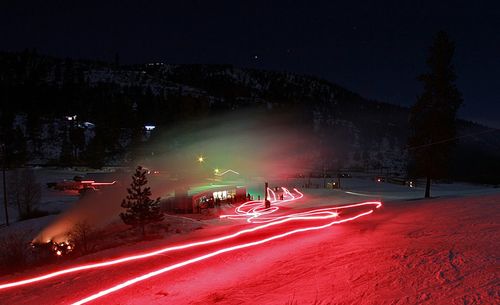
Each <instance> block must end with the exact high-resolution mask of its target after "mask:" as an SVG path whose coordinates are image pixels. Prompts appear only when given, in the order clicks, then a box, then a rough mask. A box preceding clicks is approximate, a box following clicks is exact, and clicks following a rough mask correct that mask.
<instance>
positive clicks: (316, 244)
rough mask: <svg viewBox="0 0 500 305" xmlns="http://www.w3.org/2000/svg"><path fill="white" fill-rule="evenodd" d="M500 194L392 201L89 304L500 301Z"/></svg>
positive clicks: (75, 288)
mask: <svg viewBox="0 0 500 305" xmlns="http://www.w3.org/2000/svg"><path fill="white" fill-rule="evenodd" d="M499 202H500V195H484V196H475V197H467V198H441V199H434V200H430V201H423V200H421V201H406V202H391V203H388V204H386V206H385V207H384V208H383V210H382V211H380V213H375V214H373V215H370V217H367V218H363V219H359V220H357V221H356V222H350V223H345V224H342V225H338V226H335V227H333V228H328V229H325V230H319V231H315V232H314V233H311V232H307V233H302V234H298V235H294V236H288V237H286V238H284V239H281V240H275V241H271V242H269V243H268V244H265V245H258V246H256V247H252V248H247V249H242V250H238V251H234V252H229V253H223V254H221V255H219V256H216V257H212V258H210V259H208V260H206V261H203V262H198V263H196V264H193V265H189V266H185V267H183V268H182V269H178V270H173V271H171V272H168V273H166V274H163V275H161V276H158V277H156V278H152V279H149V280H147V281H144V282H141V283H138V284H135V285H133V286H130V287H127V288H125V289H123V290H121V291H119V292H116V293H113V294H111V295H109V296H106V297H104V298H102V299H99V300H96V301H93V302H92V303H91V304H215V303H216V304H286V303H287V302H289V303H293V302H296V304H310V303H313V302H314V301H315V300H318V301H321V302H323V304H328V303H331V304H417V303H419V304H494V303H495V302H498V298H499V293H498V284H499V283H498V280H497V279H498V278H499V277H498V271H497V268H496V266H498V246H497V245H498V237H499V233H498V232H499V230H498V229H499V226H498V220H497V219H499V217H498V216H500V215H499ZM289 225H290V224H289V223H288V224H287V229H291V228H293V226H292V227H290V226H289ZM296 225H300V223H299V222H297V223H296ZM243 227H244V226H243V225H232V226H229V227H228V230H229V229H230V230H231V231H233V230H236V229H238V228H243ZM274 229H275V230H269V231H267V233H266V234H269V235H266V234H263V235H262V234H248V235H247V236H245V239H244V240H238V242H242V241H245V242H247V241H251V240H255V239H256V238H265V237H266V236H270V235H272V234H274V233H276V232H278V231H279V229H280V228H279V227H278V226H276V228H274ZM220 233H221V232H218V233H217V234H220ZM213 234H215V233H213ZM205 237H208V236H205ZM234 242H235V241H227V242H226V243H224V244H223V245H222V246H230V245H234ZM218 246H221V244H218V245H217V246H215V245H209V246H206V247H203V248H197V249H191V250H189V251H183V252H182V254H178V253H168V254H164V255H161V256H159V257H155V258H154V259H148V260H147V261H142V262H134V263H133V265H124V266H115V267H112V268H109V269H101V270H93V271H88V272H85V273H81V274H76V276H75V275H72V276H67V277H62V278H58V279H57V280H51V281H48V282H46V283H44V284H43V285H37V286H29V287H19V288H16V289H9V290H4V291H1V292H0V303H1V304H71V303H72V302H74V301H76V300H79V299H81V298H84V297H86V296H88V295H89V293H91V292H97V291H100V290H102V289H105V288H107V287H109V286H111V285H113V284H117V283H120V282H123V280H124V279H127V278H130V277H133V276H136V275H137V274H142V273H144V272H149V271H151V270H156V269H157V268H158V267H161V266H165V264H171V263H175V262H178V261H180V260H183V259H185V258H189V257H193V256H196V255H200V254H203V253H207V252H208V251H212V250H214V249H215V248H216V247H218ZM2 282H3V281H2Z"/></svg>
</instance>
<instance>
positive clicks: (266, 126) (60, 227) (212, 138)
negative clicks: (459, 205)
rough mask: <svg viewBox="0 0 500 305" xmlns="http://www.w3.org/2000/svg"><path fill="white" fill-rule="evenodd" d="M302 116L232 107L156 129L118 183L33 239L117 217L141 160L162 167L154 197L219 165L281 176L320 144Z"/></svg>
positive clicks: (306, 164) (200, 180)
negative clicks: (209, 116)
mask: <svg viewBox="0 0 500 305" xmlns="http://www.w3.org/2000/svg"><path fill="white" fill-rule="evenodd" d="M299 118H300V116H297V115H294V114H286V115H285V114H280V113H274V112H269V111H259V110H246V111H233V112H231V113H229V114H225V115H218V116H215V117H211V118H207V119H203V120H197V121H191V122H187V123H184V124H181V125H178V126H175V127H173V128H170V129H168V130H164V131H161V130H158V131H156V130H155V134H153V135H152V138H151V141H148V143H147V144H145V145H143V146H142V147H141V148H140V151H141V154H142V155H145V156H146V157H144V158H141V159H136V161H134V162H132V163H133V164H131V165H130V170H129V171H124V172H122V173H120V174H118V176H117V180H118V183H117V185H115V186H113V187H107V188H102V189H101V190H99V191H97V192H95V193H90V194H86V195H85V196H84V197H82V198H81V199H80V200H79V201H78V202H77V203H76V204H75V205H74V207H72V208H71V209H69V210H68V211H66V212H64V213H63V214H61V215H60V216H59V217H58V218H57V219H56V220H55V221H54V222H53V223H51V224H50V225H48V226H47V227H46V228H44V229H43V230H42V231H41V232H40V233H39V234H38V235H37V236H36V237H35V239H34V240H35V241H37V242H47V241H49V240H55V241H59V240H65V239H66V236H67V234H68V232H69V231H71V229H72V228H73V227H74V226H75V225H76V224H77V223H79V222H84V221H85V222H87V223H88V224H90V225H91V226H93V227H95V228H98V227H103V226H105V225H107V224H109V223H111V222H113V221H117V220H119V214H120V212H121V211H123V208H122V207H121V206H120V204H121V202H122V200H123V199H124V198H125V196H126V188H127V187H128V186H129V184H130V181H131V179H130V176H131V174H132V171H133V169H134V168H135V166H137V165H141V166H143V167H146V168H148V169H150V170H152V171H153V170H157V171H159V172H160V174H159V175H150V176H149V186H150V187H151V191H152V193H153V197H154V198H156V197H162V198H165V197H167V196H169V195H172V194H173V193H174V192H175V190H177V189H188V188H189V187H193V186H196V185H201V184H207V182H210V180H211V178H213V177H214V170H215V169H219V170H221V171H224V170H228V169H231V170H234V171H236V172H238V173H239V174H240V176H241V179H243V180H244V181H248V182H249V181H259V182H264V181H268V180H273V179H274V180H276V179H283V178H286V177H289V176H291V175H295V174H297V173H299V172H302V171H304V170H307V169H309V168H310V167H311V162H310V160H312V159H313V157H314V155H315V154H316V152H317V149H315V144H314V139H313V138H312V137H311V133H310V132H307V131H308V130H307V127H306V126H305V125H304V124H303V123H302V122H301V121H300V119H299ZM199 157H203V162H199V160H198V158H199Z"/></svg>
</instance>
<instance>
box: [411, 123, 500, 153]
mask: <svg viewBox="0 0 500 305" xmlns="http://www.w3.org/2000/svg"><path fill="white" fill-rule="evenodd" d="M494 131H500V129H496V128H492V129H489V130H483V131H480V132H476V133H471V134H466V135H463V136H458V137H453V138H448V139H444V140H440V141H436V142H432V143H427V144H422V145H417V146H408V147H406V149H408V150H413V149H418V148H423V147H428V146H432V145H436V144H442V143H446V142H451V141H454V140H458V139H462V138H467V137H473V136H477V135H481V134H485V133H490V132H494Z"/></svg>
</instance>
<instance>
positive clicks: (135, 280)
mask: <svg viewBox="0 0 500 305" xmlns="http://www.w3.org/2000/svg"><path fill="white" fill-rule="evenodd" d="M364 204H373V205H375V206H376V208H379V207H380V206H381V205H382V204H381V203H380V202H364V203H363V205H364ZM371 213H373V210H369V211H366V212H363V213H360V214H357V215H356V216H353V217H350V218H346V219H342V220H337V221H332V222H329V223H327V224H324V225H321V226H313V227H305V228H301V229H295V230H291V231H288V232H285V233H282V234H278V235H273V236H271V237H268V238H265V239H261V240H258V241H254V242H249V243H243V244H239V245H236V246H232V247H227V248H222V249H219V250H217V251H214V252H210V253H208V254H205V255H201V256H198V257H195V258H192V259H189V260H186V261H183V262H180V263H177V264H174V265H170V266H166V267H164V268H161V269H158V270H155V271H153V272H149V273H146V274H143V275H141V276H138V277H135V278H132V279H130V280H128V281H125V282H123V283H121V284H118V285H116V286H113V287H111V288H108V289H106V290H102V291H100V292H98V293H95V294H93V295H90V296H88V297H86V298H84V299H81V300H79V301H77V302H74V303H72V305H82V304H86V303H89V302H91V301H93V300H96V299H98V298H101V297H103V296H106V295H108V294H110V293H113V292H116V291H118V290H121V289H123V288H125V287H128V286H130V285H133V284H136V283H138V282H142V281H144V280H147V279H150V278H152V277H155V276H158V275H160V274H163V273H165V272H168V271H171V270H174V269H178V268H180V267H183V266H186V265H190V264H193V263H196V262H199V261H202V260H205V259H208V258H211V257H214V256H217V255H221V254H223V253H226V252H231V251H235V250H239V249H243V248H248V247H253V246H257V245H261V244H265V243H268V242H270V241H273V240H276V239H280V238H283V237H286V236H289V235H292V234H297V233H300V232H307V231H313V230H321V229H325V228H328V227H331V226H333V225H335V224H339V223H344V222H348V221H351V220H354V219H357V218H360V217H363V216H366V215H369V214H371ZM331 217H336V216H333V214H332V215H329V216H328V215H325V216H317V217H316V218H314V219H328V218H331ZM300 219H310V218H300Z"/></svg>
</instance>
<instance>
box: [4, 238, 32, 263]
mask: <svg viewBox="0 0 500 305" xmlns="http://www.w3.org/2000/svg"><path fill="white" fill-rule="evenodd" d="M29 245H30V244H29V238H28V234H26V233H10V234H7V235H5V236H2V237H0V249H1V251H0V270H1V271H2V273H4V272H5V273H10V272H12V271H16V270H20V269H22V268H24V267H26V266H27V264H28V262H29V253H30V246H29Z"/></svg>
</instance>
